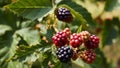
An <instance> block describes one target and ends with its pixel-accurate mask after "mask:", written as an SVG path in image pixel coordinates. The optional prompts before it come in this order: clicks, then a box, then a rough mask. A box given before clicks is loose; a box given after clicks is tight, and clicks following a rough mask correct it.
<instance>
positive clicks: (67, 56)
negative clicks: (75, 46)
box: [56, 46, 73, 63]
mask: <svg viewBox="0 0 120 68" xmlns="http://www.w3.org/2000/svg"><path fill="white" fill-rule="evenodd" d="M56 55H57V56H58V59H59V60H60V61H61V62H65V63H66V62H69V61H70V60H71V57H72V55H73V50H72V49H71V48H70V47H69V46H62V47H60V48H58V50H57V52H56Z"/></svg>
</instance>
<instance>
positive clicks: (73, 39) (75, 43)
mask: <svg viewBox="0 0 120 68" xmlns="http://www.w3.org/2000/svg"><path fill="white" fill-rule="evenodd" d="M82 42H83V39H82V37H81V36H80V34H77V33H74V34H72V35H71V36H70V45H71V46H72V47H74V48H76V47H79V46H80V45H81V44H82Z"/></svg>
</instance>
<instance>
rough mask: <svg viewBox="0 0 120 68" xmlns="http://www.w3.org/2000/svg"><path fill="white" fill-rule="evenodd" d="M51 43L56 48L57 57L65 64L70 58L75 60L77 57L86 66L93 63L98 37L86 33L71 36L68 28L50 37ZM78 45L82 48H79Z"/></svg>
mask: <svg viewBox="0 0 120 68" xmlns="http://www.w3.org/2000/svg"><path fill="white" fill-rule="evenodd" d="M52 41H53V43H54V44H55V45H56V46H57V52H56V55H57V57H58V58H59V60H60V61H61V62H65V63H66V62H69V61H70V60H71V58H72V59H73V60H76V59H77V58H78V57H80V58H81V59H82V60H83V61H84V62H86V63H88V64H90V63H93V62H94V60H95V57H96V54H95V52H94V50H95V49H96V48H98V45H99V37H97V36H95V35H91V34H90V33H89V32H88V31H82V32H80V33H73V34H72V35H71V31H70V29H69V28H65V29H64V30H63V31H60V32H58V33H56V34H55V35H54V36H53V37H52ZM66 44H67V45H70V46H67V45H66ZM80 45H83V47H82V48H81V47H80ZM81 50H83V51H81Z"/></svg>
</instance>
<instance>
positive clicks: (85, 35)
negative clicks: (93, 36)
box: [80, 31, 90, 41]
mask: <svg viewBox="0 0 120 68" xmlns="http://www.w3.org/2000/svg"><path fill="white" fill-rule="evenodd" d="M80 35H81V37H82V38H83V40H84V41H87V40H89V37H90V33H89V32H88V31H82V32H80Z"/></svg>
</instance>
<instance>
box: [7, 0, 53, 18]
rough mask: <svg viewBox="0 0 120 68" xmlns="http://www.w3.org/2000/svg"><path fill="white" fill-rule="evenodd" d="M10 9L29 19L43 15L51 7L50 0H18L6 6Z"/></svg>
mask: <svg viewBox="0 0 120 68" xmlns="http://www.w3.org/2000/svg"><path fill="white" fill-rule="evenodd" d="M7 7H8V8H9V9H10V10H11V11H13V12H15V13H17V14H19V15H21V16H23V17H25V18H28V19H31V20H35V19H37V18H41V17H43V16H44V15H45V14H46V13H48V12H49V11H50V10H51V9H52V3H51V1H50V0H19V1H17V2H15V3H12V4H10V5H8V6H7Z"/></svg>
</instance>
